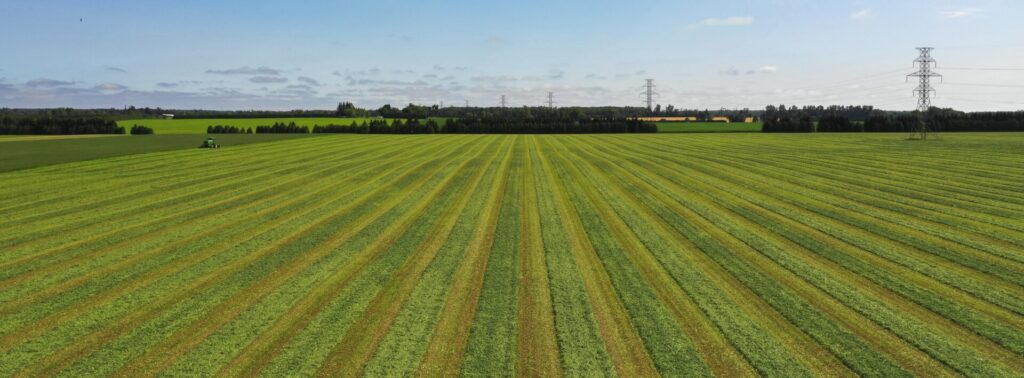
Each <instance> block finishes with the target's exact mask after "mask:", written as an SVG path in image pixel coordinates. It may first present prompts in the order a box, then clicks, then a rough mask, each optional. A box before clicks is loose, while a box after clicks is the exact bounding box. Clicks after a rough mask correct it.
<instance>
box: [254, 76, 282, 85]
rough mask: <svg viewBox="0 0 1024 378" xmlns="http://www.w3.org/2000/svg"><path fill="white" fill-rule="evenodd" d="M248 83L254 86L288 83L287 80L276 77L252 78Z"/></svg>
mask: <svg viewBox="0 0 1024 378" xmlns="http://www.w3.org/2000/svg"><path fill="white" fill-rule="evenodd" d="M249 81H251V82H253V83H256V84H270V83H284V82H287V81H288V78H286V77H276V76H253V77H252V78H250V79H249Z"/></svg>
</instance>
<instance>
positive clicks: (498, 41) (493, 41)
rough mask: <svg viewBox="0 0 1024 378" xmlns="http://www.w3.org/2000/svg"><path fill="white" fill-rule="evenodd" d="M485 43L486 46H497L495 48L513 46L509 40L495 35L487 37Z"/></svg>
mask: <svg viewBox="0 0 1024 378" xmlns="http://www.w3.org/2000/svg"><path fill="white" fill-rule="evenodd" d="M484 43H486V44H488V45H490V46H495V47H499V46H508V45H511V44H512V42H511V41H509V40H507V39H505V38H502V37H498V36H493V35H492V36H490V37H487V39H485V40H484Z"/></svg>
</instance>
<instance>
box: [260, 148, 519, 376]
mask: <svg viewBox="0 0 1024 378" xmlns="http://www.w3.org/2000/svg"><path fill="white" fill-rule="evenodd" d="M501 138H504V137H501ZM502 150H503V154H504V155H503V156H505V157H506V158H507V157H508V156H510V154H508V152H507V151H505V148H502ZM508 166H509V165H508V164H507V163H505V160H503V162H502V164H492V165H491V166H490V167H488V168H487V173H485V174H484V178H483V184H481V186H480V187H478V188H477V189H476V190H475V191H474V192H473V193H472V194H471V196H472V199H471V200H470V201H469V203H468V204H467V206H466V208H465V209H464V210H463V212H462V214H461V215H460V216H459V219H458V222H457V223H456V224H455V226H454V227H453V229H452V231H451V232H450V233H449V235H448V237H447V239H446V241H445V245H444V246H443V247H442V248H441V250H440V252H439V254H438V256H437V257H436V258H435V259H434V261H433V262H432V263H431V265H430V267H428V268H427V270H426V271H425V272H424V273H423V276H422V277H421V279H420V280H419V282H418V283H417V285H416V288H415V289H414V290H413V292H412V294H411V295H410V296H409V298H408V299H407V300H406V303H405V305H404V306H403V308H402V310H401V312H400V313H399V314H398V315H397V317H396V318H395V320H394V322H393V324H392V326H391V327H390V329H389V330H388V333H387V335H385V336H384V338H383V339H382V340H381V342H380V346H379V347H378V348H377V351H376V352H375V353H374V355H373V357H372V358H371V360H370V361H369V362H368V363H367V365H366V369H365V374H366V375H369V376H386V375H391V376H411V375H414V374H415V373H416V371H417V369H418V367H419V363H420V361H422V360H423V355H424V353H426V350H427V348H428V347H429V345H428V344H429V343H430V338H431V334H432V332H433V330H434V328H435V327H436V325H437V322H438V321H439V320H440V319H439V316H440V314H441V310H442V309H443V307H444V304H445V298H446V297H447V296H448V294H449V292H448V290H449V289H450V288H451V286H452V282H453V280H454V276H455V273H456V271H457V270H458V269H459V266H460V263H461V262H462V261H463V260H464V259H466V258H467V254H466V253H467V252H468V251H467V248H468V246H469V242H470V239H471V238H472V237H473V234H474V233H475V232H476V230H477V229H478V228H479V227H478V224H480V223H481V215H482V214H481V209H483V208H484V206H485V204H486V203H488V201H490V200H492V199H491V198H489V197H488V196H489V194H490V193H491V191H492V190H491V189H492V188H494V187H495V186H497V185H499V184H500V182H501V180H502V179H503V178H504V177H505V176H507V174H508V172H507V171H506V170H505V169H506V168H507V167H508ZM307 329H309V327H307ZM265 373H270V374H273V373H274V372H265Z"/></svg>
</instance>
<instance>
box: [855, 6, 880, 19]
mask: <svg viewBox="0 0 1024 378" xmlns="http://www.w3.org/2000/svg"><path fill="white" fill-rule="evenodd" d="M874 15H875V14H874V12H873V11H872V10H871V8H865V9H863V10H860V11H857V12H853V13H851V14H850V19H851V20H867V19H869V18H871V17H873V16H874Z"/></svg>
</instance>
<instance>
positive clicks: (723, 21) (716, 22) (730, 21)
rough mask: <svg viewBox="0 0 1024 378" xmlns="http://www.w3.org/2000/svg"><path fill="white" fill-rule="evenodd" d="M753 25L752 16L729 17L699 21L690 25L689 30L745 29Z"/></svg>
mask: <svg viewBox="0 0 1024 378" xmlns="http://www.w3.org/2000/svg"><path fill="white" fill-rule="evenodd" d="M753 24H754V17H753V16H749V15H746V16H731V17H725V18H705V19H701V20H700V22H699V23H696V24H693V25H690V27H689V29H691V30H693V29H696V28H698V27H745V26H749V25H753Z"/></svg>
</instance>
